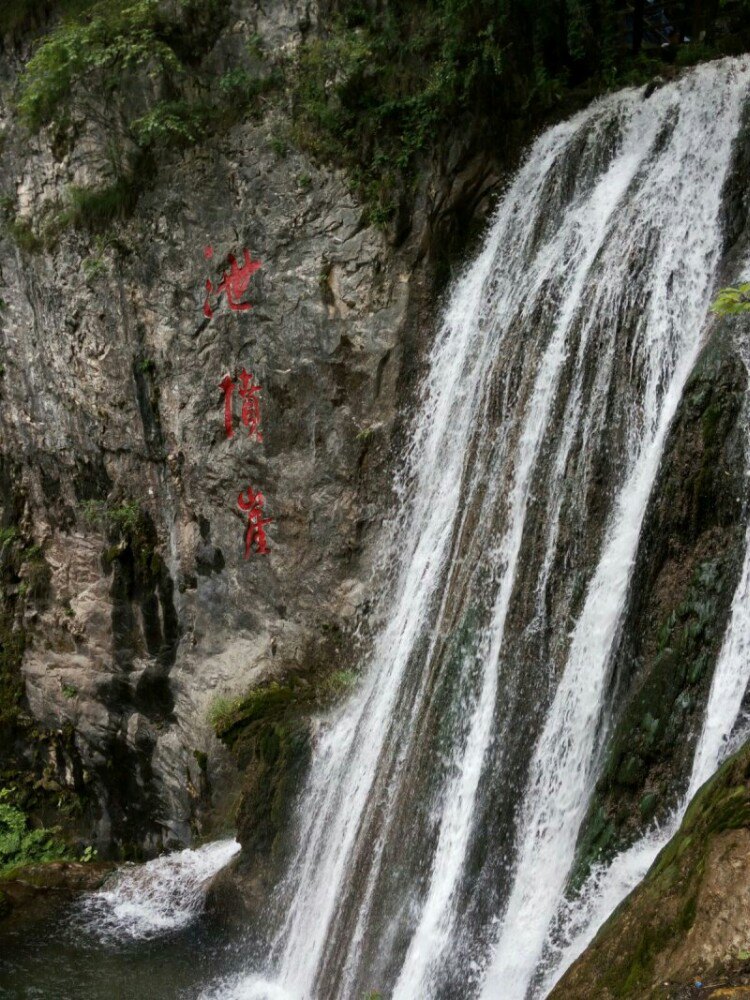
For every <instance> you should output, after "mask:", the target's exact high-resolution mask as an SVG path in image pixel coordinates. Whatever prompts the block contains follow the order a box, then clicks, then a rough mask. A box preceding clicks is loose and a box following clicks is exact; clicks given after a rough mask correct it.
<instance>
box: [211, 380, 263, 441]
mask: <svg viewBox="0 0 750 1000" xmlns="http://www.w3.org/2000/svg"><path fill="white" fill-rule="evenodd" d="M219 388H220V389H221V391H222V392H223V393H224V430H225V431H226V435H227V437H228V438H231V437H234V427H233V423H232V396H233V393H234V390H235V388H236V383H235V381H234V379H233V378H232V377H231V376H230V375H225V376H224V378H223V379H222V380H221V382H219ZM262 388H263V387H262V386H260V385H256V384H255V376H254V375H253V373H252V372H246V371H245V369H244V368H243V369H242V371H241V372H240V399H241V400H242V423H243V424H244V426H245V427H247V433H248V437H254V438H255V440H256V441H258V442H262V441H263V432H262V431H261V429H260V397H259V395H258V394H259V393H260V391H261V389H262Z"/></svg>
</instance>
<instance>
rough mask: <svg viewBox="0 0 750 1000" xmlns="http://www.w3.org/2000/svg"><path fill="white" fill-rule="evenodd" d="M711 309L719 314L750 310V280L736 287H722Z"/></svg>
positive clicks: (728, 314)
mask: <svg viewBox="0 0 750 1000" xmlns="http://www.w3.org/2000/svg"><path fill="white" fill-rule="evenodd" d="M711 311H712V312H715V313H718V315H719V316H733V315H736V314H737V313H742V312H750V281H748V282H745V283H744V284H741V285H738V286H737V287H736V288H722V290H721V291H720V292H719V294H718V295H717V296H716V298H715V299H714V301H713V303H712V304H711Z"/></svg>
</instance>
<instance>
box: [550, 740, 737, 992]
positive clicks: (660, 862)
mask: <svg viewBox="0 0 750 1000" xmlns="http://www.w3.org/2000/svg"><path fill="white" fill-rule="evenodd" d="M737 830H747V831H750V743H748V744H746V745H745V746H744V747H743V748H742V750H740V751H739V752H738V753H737V754H735V756H733V757H731V758H730V759H729V760H728V761H726V762H725V764H724V765H723V766H722V767H721V768H720V769H719V771H718V772H717V774H716V775H715V776H714V777H713V778H712V779H711V780H710V781H708V782H707V783H706V784H705V785H704V786H703V787H702V788H701V789H700V790H699V792H698V793H697V795H696V796H695V798H694V799H693V801H692V802H691V804H690V807H689V808H688V810H687V812H686V814H685V817H684V819H683V821H682V824H681V826H680V828H679V830H678V831H677V833H676V834H675V836H674V837H673V838H672V839H671V840H670V842H669V843H668V844H667V846H666V847H665V848H664V849H663V850H662V852H661V853H660V854H659V856H658V857H657V859H656V861H655V862H654V864H653V865H652V867H651V869H650V871H649V872H648V874H647V875H646V877H645V879H644V880H643V882H642V883H641V884H640V886H638V888H637V889H635V890H634V891H633V892H632V893H631V895H630V896H628V898H627V899H626V900H625V901H624V902H623V903H622V904H621V905H620V906H619V907H618V909H617V910H615V912H614V913H613V915H612V916H611V917H610V918H609V920H608V921H607V922H606V923H605V924H604V926H603V927H602V928H601V930H600V931H599V933H598V934H597V936H596V938H595V939H594V941H593V942H592V944H591V945H590V946H589V947H588V949H587V950H586V951H585V952H584V953H583V955H582V956H581V957H580V958H579V959H578V961H577V962H576V963H575V965H573V966H572V967H571V969H570V970H569V971H568V972H567V973H566V975H565V976H564V977H563V978H562V980H561V981H560V982H559V983H558V985H557V986H556V987H555V989H554V990H553V991H552V993H551V994H550V1000H563V998H564V1000H590V998H593V997H596V998H597V1000H610V998H611V1000H615V998H617V1000H641V998H643V1000H645V998H647V997H648V998H651V997H665V998H666V997H678V996H680V997H682V996H683V995H685V994H684V992H680V990H683V991H684V988H685V986H686V985H688V983H689V981H690V976H688V975H687V973H686V965H685V953H687V955H688V956H689V955H690V950H691V949H692V950H693V951H696V952H697V951H698V950H699V948H700V946H701V941H700V937H696V931H695V928H697V926H698V924H697V920H698V917H699V915H700V905H701V892H702V890H704V889H705V888H706V880H707V879H712V880H716V879H717V877H720V876H721V873H720V872H717V870H716V868H717V865H719V866H720V865H721V863H722V861H723V859H724V858H725V856H728V855H727V854H726V852H725V851H724V849H723V848H722V849H721V850H716V848H717V847H718V846H720V844H723V843H724V841H723V840H720V839H719V838H724V839H726V838H727V835H729V834H730V833H731V831H737ZM727 843H728V841H727ZM717 858H718V859H719V860H718V862H717V860H716V859H717ZM712 859H713V860H712ZM727 863H730V862H727ZM712 865H713V867H712ZM740 877H741V876H740V875H739V874H734V871H733V872H732V875H731V881H732V884H734V883H735V882H736V881H737V879H738V878H740ZM713 884H715V883H714V882H712V883H711V885H712V886H713ZM719 884H721V883H720V882H719ZM706 895H707V896H709V897H711V898H712V899H713V898H715V891H714V890H713V889H711V890H710V891H709V892H707V893H706ZM711 905H713V904H711ZM709 917H710V918H711V919H714V915H713V914H711V913H709ZM722 919H723V917H722V914H721V913H719V915H718V920H719V921H721V920H722ZM722 926H723V925H722ZM691 929H693V936H692V937H691V944H690V945H689V946H687V945H686V944H685V936H686V935H687V934H688V932H690V931H691ZM731 933H732V931H731V929H730V928H729V927H727V928H726V934H727V935H730V936H731ZM704 971H705V972H706V973H707V972H708V971H709V970H708V969H705V970H704ZM710 971H711V978H712V979H713V980H716V979H721V978H722V976H727V977H728V979H729V980H731V978H732V975H733V972H732V969H730V968H724V967H723V966H722V964H721V963H718V965H717V966H716V967H714V968H712V969H711V970H710Z"/></svg>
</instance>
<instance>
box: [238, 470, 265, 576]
mask: <svg viewBox="0 0 750 1000" xmlns="http://www.w3.org/2000/svg"><path fill="white" fill-rule="evenodd" d="M265 502H266V498H265V497H264V496H263V494H262V493H255V492H254V490H253V488H252V487H251V486H248V488H247V489H246V490H245V491H244V493H240V495H239V497H237V506H238V507H239V508H240V510H244V511H246V512H247V530H246V532H245V559H249V558H250V553H251V552H252V550H253V545H255V551H256V552H257V553H258V555H261V556H265V555H268V543H267V540H266V530H265V526H266V525H267V524H270V523H271V522H272V521H273V518H272V517H263V504H264V503H265Z"/></svg>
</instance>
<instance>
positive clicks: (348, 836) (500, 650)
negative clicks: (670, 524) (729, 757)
mask: <svg viewBox="0 0 750 1000" xmlns="http://www.w3.org/2000/svg"><path fill="white" fill-rule="evenodd" d="M749 83H750V70H748V67H747V66H746V65H745V63H744V62H742V61H737V60H724V61H721V62H718V63H714V64H710V65H705V66H702V67H699V68H698V69H696V70H693V71H691V72H690V73H688V74H685V75H684V76H682V77H681V78H680V79H678V80H677V81H675V82H673V83H671V84H669V85H665V86H663V87H661V88H660V89H659V90H657V91H656V92H655V93H654V94H653V95H652V96H651V97H650V98H649V99H648V100H646V99H644V97H643V93H642V92H641V91H638V90H627V91H623V92H620V93H618V94H615V95H612V96H610V97H607V98H606V99H603V100H601V101H599V102H597V103H596V104H594V105H593V106H592V107H590V108H589V109H587V110H586V111H584V112H582V113H580V114H579V115H577V116H576V117H574V118H572V119H571V120H570V121H568V122H565V123H563V124H561V125H558V126H556V127H555V128H553V129H551V130H549V131H548V132H546V133H545V134H544V135H542V136H541V137H540V138H539V139H538V140H537V142H536V143H535V144H534V146H533V147H532V149H531V151H530V153H529V156H528V158H527V160H526V162H525V163H524V165H523V166H522V167H521V169H520V170H519V172H518V174H517V175H516V177H515V178H514V180H513V181H512V183H511V184H510V186H509V188H508V190H507V192H506V194H505V196H504V197H503V199H502V202H501V204H500V205H499V207H498V210H497V213H496V215H495V218H494V221H493V223H492V225H491V227H490V230H489V232H488V235H487V238H486V241H485V244H484V247H483V249H482V251H481V252H480V254H479V255H478V257H477V259H476V260H475V261H474V262H473V263H472V264H471V266H470V267H469V268H467V270H466V271H465V273H464V274H463V276H462V277H461V278H460V279H459V280H458V282H457V283H456V286H455V288H454V290H453V293H452V297H451V301H450V304H449V306H448V308H447V310H446V313H445V316H444V318H443V321H442V325H441V328H440V330H439V332H438V336H437V338H436V342H435V344H434V346H433V349H432V353H431V359H430V369H429V373H428V375H427V378H426V381H425V385H424V388H423V395H422V399H421V402H420V406H419V408H418V413H417V416H416V419H415V424H414V429H413V434H412V439H411V443H410V445H409V448H408V453H407V456H406V460H405V464H404V468H403V470H402V472H401V474H400V476H399V478H398V482H397V490H396V493H397V497H398V510H397V513H396V514H395V515H394V517H393V519H392V520H391V521H389V522H388V527H387V535H388V538H389V544H388V551H387V554H386V555H387V558H386V560H385V562H386V565H387V567H388V570H387V572H386V573H385V580H384V582H383V584H382V593H381V596H380V598H379V604H378V611H377V620H378V621H379V623H380V624H379V626H378V630H377V634H376V637H375V639H374V642H373V646H372V651H371V654H370V657H369V662H368V664H367V665H366V669H365V670H364V673H363V680H362V683H361V686H360V689H359V690H358V692H356V694H355V695H354V696H353V698H352V700H351V701H350V703H349V704H347V705H346V706H345V707H344V708H343V709H342V710H341V711H340V713H339V714H338V715H337V716H336V717H335V718H333V719H331V720H328V721H327V722H326V723H325V724H324V726H323V727H322V729H321V733H320V736H319V738H318V742H317V746H316V750H315V755H314V760H313V764H312V771H311V775H310V777H309V781H308V785H307V788H306V791H305V794H304V797H303V800H302V802H301V806H300V810H299V829H298V831H297V836H298V844H299V848H298V851H297V854H296V857H294V858H293V860H292V863H291V865H290V869H289V875H288V877H287V879H286V880H285V882H284V884H283V885H282V886H281V888H280V890H279V893H278V898H277V900H276V905H277V909H278V911H279V913H280V918H279V922H278V929H277V932H276V934H275V937H274V940H273V941H272V943H271V946H270V949H269V953H270V954H269V960H268V965H267V967H266V968H263V969H254V970H253V972H252V974H248V975H247V976H246V977H240V978H239V979H236V980H233V981H227V982H224V983H222V984H221V985H220V986H219V987H218V988H217V990H216V992H215V993H210V994H206V995H207V996H208V995H213V996H217V997H218V996H222V997H232V996H235V997H257V998H266V997H274V998H288V1000H302V998H309V1000H312V998H315V1000H338V998H341V1000H344V998H350V997H359V996H362V995H363V994H366V993H367V992H368V991H375V990H378V991H381V992H382V994H383V996H388V997H393V998H398V1000H413V998H416V997H419V998H429V997H449V996H462V997H471V996H473V997H483V998H487V1000H489V998H493V1000H496V998H499V997H502V998H503V1000H524V998H528V997H531V996H543V995H544V993H545V992H546V991H547V989H548V988H549V986H551V984H552V982H554V978H555V977H556V976H557V975H558V974H559V973H560V972H561V971H562V969H563V967H564V965H565V964H566V963H567V962H569V961H570V960H572V957H574V952H575V949H576V947H579V946H580V944H581V941H583V940H584V938H585V937H586V935H590V933H591V932H592V928H593V929H595V928H594V921H595V920H596V919H601V918H602V917H603V916H605V915H606V912H605V910H604V907H606V906H610V907H611V906H613V905H615V903H616V902H617V901H619V898H622V895H623V894H624V893H625V892H626V891H627V890H628V888H630V887H631V886H632V884H633V878H634V877H635V873H636V872H637V871H640V866H641V865H642V862H643V859H644V858H645V857H646V854H647V853H648V851H650V850H653V851H654V852H655V851H656V850H657V849H658V847H657V846H656V844H657V843H658V841H659V837H660V836H661V835H663V831H662V834H659V832H656V833H654V834H653V835H651V840H650V841H649V842H648V844H646V843H645V842H642V843H641V844H640V845H636V846H637V848H638V850H640V853H638V850H635V851H634V852H631V854H630V855H627V854H625V855H622V856H621V857H620V858H619V859H617V860H616V861H615V863H614V864H613V865H612V866H610V867H609V868H608V869H607V870H606V872H603V871H597V872H595V873H593V874H592V879H594V880H595V879H597V878H598V880H599V881H598V882H594V881H591V882H590V884H589V887H588V889H589V891H588V893H587V892H584V893H583V894H582V896H581V899H582V900H583V902H581V903H579V904H578V905H579V907H580V908H581V909H579V911H577V912H572V911H570V912H569V913H568V914H567V918H566V919H567V922H568V925H569V927H570V935H569V937H570V941H571V944H570V947H569V948H568V950H567V951H565V953H564V954H563V953H561V952H560V950H559V949H558V950H557V951H554V950H553V949H552V948H551V942H550V935H551V930H552V928H553V926H554V925H555V923H556V921H558V922H559V919H560V914H561V912H563V911H565V908H566V907H567V908H568V909H569V910H570V907H571V906H573V904H571V903H568V902H567V901H566V899H565V887H566V883H567V879H568V875H569V873H570V870H571V866H572V864H573V860H574V852H575V846H576V841H577V838H578V834H579V831H580V828H581V824H582V822H583V819H584V816H585V812H586V809H587V805H588V802H589V798H590V795H591V792H592V788H593V784H594V782H595V780H596V776H597V773H598V765H599V763H600V760H601V754H602V749H603V746H604V741H605V738H606V734H607V725H608V717H609V712H608V708H609V706H608V697H609V694H610V685H609V683H608V682H609V680H610V674H611V659H612V652H613V648H614V646H615V644H616V641H617V638H618V635H619V629H620V625H621V621H622V616H623V612H624V609H625V605H626V600H627V596H628V588H629V584H630V579H631V572H632V568H633V564H634V560H635V556H636V551H637V546H638V540H639V535H640V530H641V526H642V523H643V519H644V515H645V511H646V506H647V503H648V500H649V496H650V494H651V490H652V487H653V484H654V481H655V478H656V474H657V471H658V468H659V464H660V460H661V457H662V452H663V449H664V442H665V438H666V434H667V431H668V429H669V426H670V423H671V421H672V419H673V417H674V414H675V412H676V409H677V406H678V404H679V401H680V398H681V395H682V391H683V388H684V385H685V382H686V380H687V377H688V375H689V373H690V371H691V369H692V367H693V365H694V363H695V360H696V358H697V355H698V352H699V350H700V348H701V345H702V343H703V341H704V333H705V328H706V316H707V309H708V304H709V301H710V297H711V293H712V289H713V283H714V280H715V271H716V268H717V265H718V263H719V258H720V252H721V232H720V224H719V218H720V206H721V193H722V187H723V183H724V180H725V177H726V173H727V170H728V167H729V164H730V162H731V149H732V143H733V140H734V137H735V136H736V134H737V132H738V129H739V126H740V117H741V112H742V109H743V104H744V101H745V98H746V95H747V91H748V84H749ZM696 137H699V141H696ZM743 581H744V587H745V591H746V590H747V589H748V588H750V569H749V568H748V566H746V568H745V573H744V574H743ZM742 586H743V583H742V582H741V584H740V587H742ZM745 591H743V592H742V594H741V595H740V597H738V598H736V600H735V608H734V609H733V612H732V617H731V622H730V628H729V633H728V638H727V641H726V642H725V647H724V650H723V651H722V654H721V657H720V660H721V661H722V662H723V660H724V659H727V660H729V659H730V658H733V660H732V663H727V667H726V671H725V672H724V673H720V671H724V668H723V667H722V665H721V663H720V664H719V666H718V667H717V677H720V676H721V677H723V676H724V675H725V673H726V674H731V680H730V681H729V682H727V683H728V684H729V685H730V686H731V685H732V684H734V685H735V687H736V689H737V692H738V694H737V693H736V692H735V693H733V694H732V695H731V696H729V695H727V693H726V690H724V689H723V690H722V692H721V693H719V694H717V695H716V697H714V693H713V691H712V694H711V700H710V704H709V709H708V713H707V720H708V721H707V723H706V725H707V729H706V731H705V732H709V731H710V733H714V732H717V733H719V741H720V742H721V738H722V736H725V735H726V733H727V732H728V731H729V730H730V729H731V728H732V725H733V724H734V721H735V719H734V718H730V716H732V713H735V716H736V713H737V712H738V711H739V708H740V701H741V698H742V693H743V690H744V681H745V680H746V678H745V675H744V674H742V676H740V673H741V672H740V670H739V668H738V666H737V662H738V661H739V660H742V657H743V649H744V646H743V642H747V641H748V639H747V636H748V632H747V630H746V628H745V624H746V623H745V618H746V616H747V615H746V610H745V609H746V602H745V603H743V597H744V594H745ZM738 593H739V590H738ZM733 630H735V631H737V632H738V638H737V640H736V643H735V646H734V647H732V650H727V644H728V643H729V642H730V639H729V636H731V634H732V632H733ZM740 633H741V634H740ZM725 651H726V655H725ZM743 669H744V667H743ZM743 678H744V679H743ZM717 683H721V684H724V683H725V682H724V681H717ZM725 687H726V685H725ZM741 689H742V690H741ZM714 702H715V704H714V707H713V708H712V707H711V704H713V703H714ZM712 738H713V737H712ZM707 740H708V736H706V735H705V733H704V738H702V740H701V741H700V747H703V746H704V744H705V745H706V746H707ZM700 747H699V751H698V754H697V755H696V761H698V757H699V755H700V753H701V752H702V750H701V749H700ZM711 754H714V756H713V757H712V756H711ZM706 755H707V756H706V764H705V765H703V764H701V765H700V767H702V768H703V767H704V766H705V767H707V768H709V769H710V768H711V767H712V766H713V763H712V762H714V763H715V751H714V750H710V749H706ZM696 767H698V763H696ZM701 773H703V772H701ZM571 956H572V957H571Z"/></svg>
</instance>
